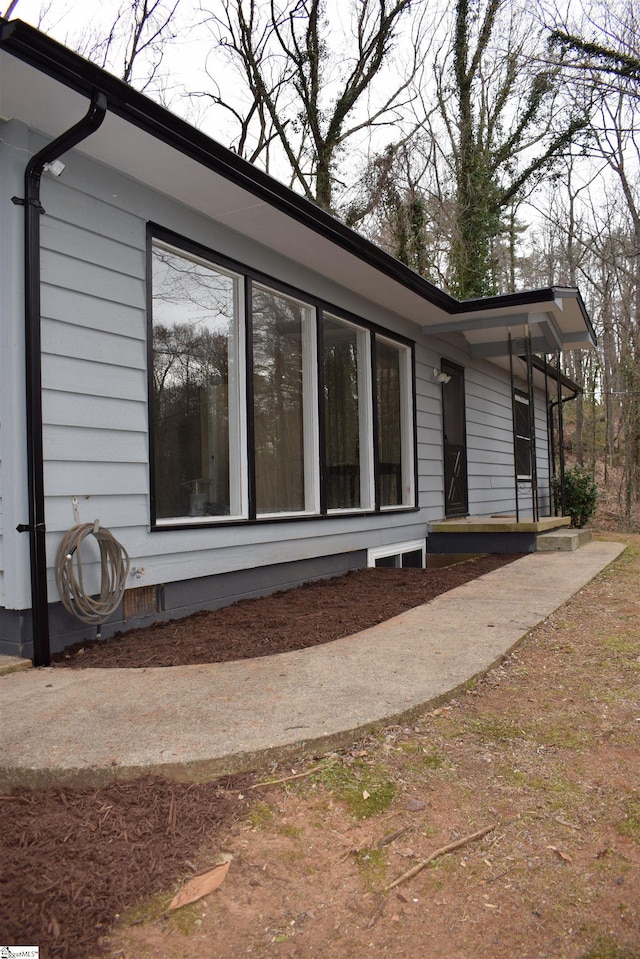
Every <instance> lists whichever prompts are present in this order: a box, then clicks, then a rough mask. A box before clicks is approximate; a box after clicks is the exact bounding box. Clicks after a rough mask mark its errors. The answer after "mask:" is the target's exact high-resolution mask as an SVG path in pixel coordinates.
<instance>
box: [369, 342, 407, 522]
mask: <svg viewBox="0 0 640 959" xmlns="http://www.w3.org/2000/svg"><path fill="white" fill-rule="evenodd" d="M410 382H411V353H410V351H409V349H408V348H407V347H404V346H400V345H399V344H397V343H394V342H393V341H391V340H388V339H386V338H384V337H382V336H376V409H377V420H378V449H377V454H378V477H379V478H378V500H379V503H380V506H381V507H382V508H385V507H392V506H407V505H409V504H410V503H411V502H412V500H413V444H412V443H411V442H410V441H409V437H410V436H411V435H412V434H413V416H412V406H411V401H410V397H411V391H410V389H409V384H410Z"/></svg>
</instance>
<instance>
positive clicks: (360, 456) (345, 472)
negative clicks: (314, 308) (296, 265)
mask: <svg viewBox="0 0 640 959" xmlns="http://www.w3.org/2000/svg"><path fill="white" fill-rule="evenodd" d="M323 331H324V332H323V347H324V416H325V448H324V455H325V469H326V487H327V509H357V508H358V507H360V506H363V505H368V503H367V502H366V500H367V497H366V496H364V497H363V489H364V487H365V483H366V476H365V475H364V467H365V464H366V462H367V460H368V456H367V449H366V445H367V436H366V432H365V430H366V426H365V424H366V414H365V409H364V405H365V402H366V399H367V389H366V384H365V383H364V382H363V380H364V369H365V362H364V354H365V352H366V337H367V336H368V334H367V333H365V332H364V331H363V330H358V329H357V328H356V327H354V326H351V325H350V324H348V323H344V322H342V321H340V320H337V319H334V318H333V317H331V318H330V317H325V320H324V327H323Z"/></svg>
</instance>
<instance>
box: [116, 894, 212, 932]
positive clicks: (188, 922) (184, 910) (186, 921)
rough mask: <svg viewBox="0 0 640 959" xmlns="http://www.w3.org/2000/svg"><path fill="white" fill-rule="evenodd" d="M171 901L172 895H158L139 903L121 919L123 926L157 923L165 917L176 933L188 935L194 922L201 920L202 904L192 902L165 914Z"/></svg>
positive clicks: (192, 928)
mask: <svg viewBox="0 0 640 959" xmlns="http://www.w3.org/2000/svg"><path fill="white" fill-rule="evenodd" d="M172 899H173V893H167V892H161V893H158V894H157V895H156V896H154V897H153V899H150V900H148V901H147V902H143V903H140V905H138V906H136V907H135V908H134V909H132V910H131V911H130V912H128V913H127V914H126V915H125V916H124V917H123V919H122V922H123V925H125V926H137V925H140V924H141V923H145V924H148V923H153V922H158V921H159V920H160V919H162V918H163V917H166V918H167V919H169V920H170V922H171V925H172V926H173V928H174V929H177V930H178V932H181V933H182V935H184V936H188V935H190V934H191V933H192V932H193V930H194V925H195V923H196V920H197V919H201V918H202V909H203V903H202V902H192V903H188V904H187V905H186V906H182V907H181V908H180V909H175V910H172V911H171V912H167V910H168V908H169V903H170V902H171V900H172Z"/></svg>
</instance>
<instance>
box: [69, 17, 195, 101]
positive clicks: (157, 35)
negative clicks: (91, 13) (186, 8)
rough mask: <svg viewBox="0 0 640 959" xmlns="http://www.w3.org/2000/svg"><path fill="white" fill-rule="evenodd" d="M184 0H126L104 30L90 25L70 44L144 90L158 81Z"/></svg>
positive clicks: (176, 29)
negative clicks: (101, 30)
mask: <svg viewBox="0 0 640 959" xmlns="http://www.w3.org/2000/svg"><path fill="white" fill-rule="evenodd" d="M180 3H181V0H124V2H122V3H121V5H120V6H119V7H118V8H117V10H116V12H115V15H114V18H113V20H112V22H111V24H110V26H109V27H108V28H107V29H106V31H104V32H103V33H99V32H97V31H96V28H95V27H94V26H93V25H91V26H89V27H87V28H86V29H85V31H84V32H83V33H82V34H80V36H79V37H77V38H72V39H71V41H70V45H72V46H74V47H75V48H76V49H77V50H78V52H79V53H81V54H82V55H83V56H85V57H87V59H89V60H93V61H94V63H97V64H98V66H100V67H102V68H103V69H110V70H112V71H113V72H114V73H116V74H117V75H118V76H119V77H120V79H121V80H124V81H125V83H131V84H133V85H135V86H136V87H137V88H138V89H140V90H142V91H143V92H148V91H149V89H150V88H151V86H152V85H154V84H157V82H158V79H159V76H160V70H161V65H162V61H163V58H164V55H165V51H166V48H167V44H169V43H171V42H172V41H173V40H175V39H176V37H177V36H178V32H179V27H178V17H177V13H178V9H179V7H180Z"/></svg>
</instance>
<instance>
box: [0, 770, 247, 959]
mask: <svg viewBox="0 0 640 959" xmlns="http://www.w3.org/2000/svg"><path fill="white" fill-rule="evenodd" d="M247 782H248V780H247V777H237V778H234V779H227V780H224V781H223V780H221V781H219V782H216V783H198V784H195V783H194V784H186V783H177V782H172V781H169V780H165V779H161V778H154V777H145V778H142V779H137V780H135V781H132V782H119V783H112V784H111V785H109V786H103V787H101V788H99V789H95V788H91V787H89V788H83V789H48V790H44V791H42V792H35V791H32V790H29V789H16V790H14V791H13V792H12V793H11V795H9V796H0V805H1V813H2V820H3V822H2V830H1V832H0V941H1V942H2V943H4V944H6V945H12V944H13V945H17V944H21V945H38V946H40V959H48V957H57V956H62V957H64V959H89V957H91V956H95V955H99V953H100V951H101V947H102V946H103V945H106V937H108V935H109V930H110V928H111V926H112V925H113V923H114V922H115V920H116V918H117V917H118V915H122V914H124V913H126V911H127V910H128V909H131V908H132V906H134V905H135V904H136V903H140V902H148V900H149V899H151V898H152V897H153V896H154V895H156V894H158V893H159V892H160V891H164V890H167V889H171V887H172V886H174V885H175V884H176V883H177V882H178V881H179V880H180V879H182V878H183V877H189V876H190V875H193V873H194V870H195V869H196V868H197V867H196V866H195V865H194V863H193V861H192V860H193V859H195V858H196V857H197V856H198V854H199V852H200V850H201V848H202V845H203V843H204V841H205V840H206V838H207V836H208V835H211V834H212V832H213V831H214V830H216V829H219V828H220V827H222V826H225V825H231V824H232V823H233V822H234V821H235V820H237V819H239V818H242V817H243V816H245V815H246V812H247V809H248V807H249V804H248V801H247V800H246V799H244V798H241V797H242V795H243V788H244V786H246V784H247Z"/></svg>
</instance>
